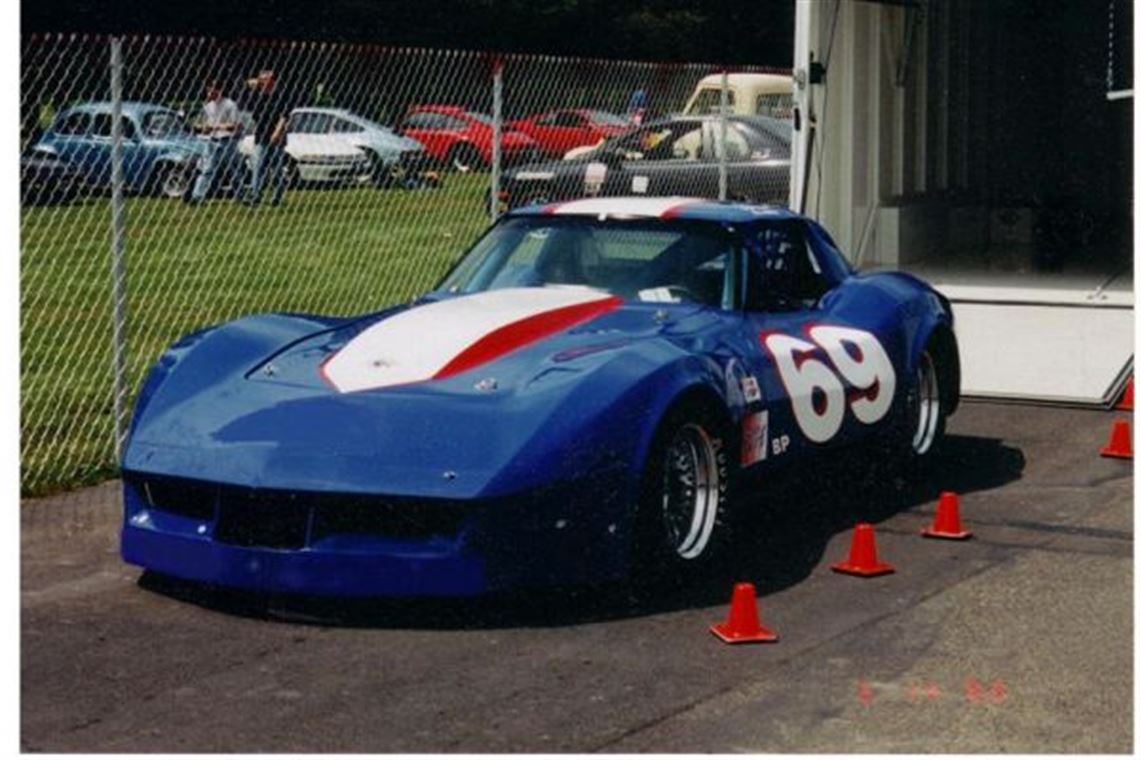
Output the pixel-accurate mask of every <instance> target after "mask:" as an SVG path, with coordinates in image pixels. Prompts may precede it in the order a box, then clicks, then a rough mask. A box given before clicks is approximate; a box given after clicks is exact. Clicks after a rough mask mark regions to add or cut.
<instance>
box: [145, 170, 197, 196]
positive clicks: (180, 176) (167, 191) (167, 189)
mask: <svg viewBox="0 0 1140 760" xmlns="http://www.w3.org/2000/svg"><path fill="white" fill-rule="evenodd" d="M192 177H193V175H192V174H191V172H190V169H189V167H188V166H187V165H185V164H165V165H162V166H159V167H157V168H156V169H155V172H154V179H152V180H151V192H152V193H153V194H154V195H160V196H163V197H166V198H182V197H184V196H185V195H186V194H187V193H188V192H189V191H190V186H191V181H192Z"/></svg>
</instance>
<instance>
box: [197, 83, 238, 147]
mask: <svg viewBox="0 0 1140 760" xmlns="http://www.w3.org/2000/svg"><path fill="white" fill-rule="evenodd" d="M197 127H198V131H199V132H202V133H203V134H206V135H209V136H210V137H231V136H232V135H233V134H234V132H236V131H237V128H238V107H237V103H235V102H233V100H231V99H230V98H227V97H226V96H225V95H224V94H223V93H222V88H221V87H219V86H218V85H217V84H215V83H211V84H210V85H209V86H207V88H206V102H205V103H203V104H202V114H201V116H200V117H199V118H198V122H197Z"/></svg>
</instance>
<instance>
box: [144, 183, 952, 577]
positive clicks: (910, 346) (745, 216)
mask: <svg viewBox="0 0 1140 760" xmlns="http://www.w3.org/2000/svg"><path fill="white" fill-rule="evenodd" d="M958 395H959V364H958V349H957V343H956V340H955V337H954V332H953V317H952V314H951V309H950V305H949V303H948V302H947V300H946V299H945V298H943V297H942V296H941V295H939V294H938V293H937V292H936V291H934V290H933V289H932V288H931V287H929V286H928V285H926V284H925V283H923V282H921V281H920V280H918V279H916V278H914V277H912V276H910V275H907V274H903V273H898V272H879V273H869V274H860V273H858V272H856V271H853V269H852V268H851V266H850V265H849V264H848V263H847V261H846V260H845V259H844V257H843V256H842V255H841V254H840V252H839V251H838V250H837V248H836V246H835V244H834V243H833V242H832V240H831V238H830V237H829V236H828V234H827V233H826V232H825V231H824V230H823V229H822V228H821V227H820V226H819V225H818V224H816V223H815V222H813V221H811V220H809V219H806V218H803V217H800V216H798V215H796V214H793V213H791V212H789V211H787V210H786V209H782V208H778V207H766V206H751V205H743V204H731V203H716V202H711V201H702V200H694V199H683V198H647V197H639V198H597V199H588V200H579V201H572V202H568V203H563V204H549V205H546V206H531V207H527V208H524V209H520V210H516V211H514V212H511V213H510V214H507V215H506V216H505V217H503V218H502V219H501V220H500V221H499V222H498V223H497V224H495V225H494V226H493V227H492V228H491V229H490V230H489V231H488V232H487V233H486V234H485V235H484V236H483V237H482V238H481V239H480V240H479V241H478V242H477V243H476V244H475V245H474V247H473V248H472V249H471V250H469V251H468V252H467V254H466V255H465V256H464V257H463V258H462V259H461V260H460V261H459V263H458V264H457V265H456V266H455V268H454V269H453V270H452V271H451V272H450V273H449V274H448V275H447V276H446V277H445V278H444V279H443V281H442V282H441V283H440V284H439V286H438V287H436V288H435V289H434V290H433V291H432V292H430V293H428V294H427V295H425V296H423V297H421V298H419V299H417V300H415V301H413V302H412V303H407V304H400V305H398V306H393V307H390V308H386V309H383V310H381V311H378V312H374V313H370V314H365V315H362V316H358V317H352V318H339V317H322V316H306V315H297V314H269V315H261V316H252V317H247V318H244V319H239V320H237V321H235V322H231V323H229V324H224V325H220V326H216V327H211V328H207V329H204V330H201V331H199V332H197V333H194V334H191V335H188V336H186V337H185V338H183V339H181V340H180V341H179V342H177V343H176V344H174V345H173V346H171V348H170V349H169V350H168V351H167V352H166V353H165V354H164V355H163V356H162V358H161V359H160V360H159V361H158V363H157V365H156V366H155V367H154V369H153V370H152V371H151V373H150V375H149V377H148V378H147V380H146V381H145V383H144V385H143V388H142V390H141V392H140V393H139V396H138V401H137V403H136V407H135V413H134V419H133V423H132V426H131V430H130V436H129V440H128V442H127V445H126V449H125V454H124V459H123V463H122V469H123V482H124V502H125V519H124V523H123V528H122V554H123V557H124V559H125V560H126V561H127V562H130V563H134V564H136V565H140V566H142V567H144V568H148V569H150V570H154V571H158V572H160V573H163V574H169V575H173V576H177V577H181V578H185V579H193V580H199V581H208V582H211V583H216V584H221V585H224V586H232V587H241V588H246V589H257V590H263V591H273V592H300V593H308V594H330V595H464V594H479V593H483V592H488V591H496V590H503V589H513V588H520V587H527V586H543V585H553V584H566V583H582V582H588V581H600V580H604V579H613V578H617V577H621V576H623V575H625V574H627V573H628V572H629V570H630V568H632V567H637V566H643V567H652V568H653V569H654V570H656V571H658V574H660V573H666V574H674V575H675V576H680V577H685V576H687V575H689V574H691V573H694V572H695V571H699V570H701V569H702V568H703V567H707V566H708V564H709V563H711V562H714V561H715V560H716V558H717V557H718V556H724V553H725V551H726V546H727V544H728V540H729V536H730V535H731V533H730V530H729V527H730V525H731V524H732V522H733V519H734V518H736V517H739V516H740V510H742V509H745V508H746V507H747V508H751V507H752V506H753V504H752V502H745V501H742V500H741V498H740V496H741V494H742V493H744V492H745V490H750V491H752V492H757V491H758V490H759V491H760V492H762V487H758V486H757V485H756V482H757V481H761V482H762V481H763V479H764V478H765V477H766V476H767V475H769V474H770V473H772V472H773V471H775V470H776V469H777V468H787V467H794V468H800V469H801V470H803V471H804V472H809V471H810V468H812V467H813V462H818V458H819V457H831V456H840V455H841V453H842V452H843V451H844V450H850V449H851V448H852V447H866V446H870V445H875V446H879V445H884V444H885V446H886V448H885V449H884V450H885V451H887V452H889V455H890V456H893V457H897V458H899V459H902V460H908V459H909V460H919V461H921V460H927V459H929V458H930V457H932V456H933V455H934V452H935V451H937V449H938V443H939V441H940V439H941V437H942V435H943V431H944V427H945V421H946V418H947V416H948V415H950V414H951V413H953V411H954V410H955V408H956V406H957V404H958ZM761 506H763V503H762V502H761Z"/></svg>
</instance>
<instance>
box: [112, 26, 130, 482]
mask: <svg viewBox="0 0 1140 760" xmlns="http://www.w3.org/2000/svg"><path fill="white" fill-rule="evenodd" d="M125 226H126V208H125V206H124V203H123V47H122V39H121V38H119V37H112V38H111V341H112V362H113V364H112V369H113V373H114V380H113V383H114V388H113V393H114V400H113V414H114V415H115V421H114V422H115V461H116V463H118V462H121V461H122V453H123V440H124V438H125V436H126V429H125V425H124V424H123V422H124V419H125V416H126V401H127V373H126V363H127V346H126V313H125V306H126V303H125V301H126V293H125V286H126V267H125V264H124V261H123V257H124V253H125V244H126V236H125V234H124V233H125Z"/></svg>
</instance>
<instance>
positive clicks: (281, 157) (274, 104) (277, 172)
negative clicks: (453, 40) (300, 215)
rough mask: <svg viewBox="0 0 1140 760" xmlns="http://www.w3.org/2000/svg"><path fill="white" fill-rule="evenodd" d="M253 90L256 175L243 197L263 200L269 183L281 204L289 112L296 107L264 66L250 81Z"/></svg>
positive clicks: (251, 202)
mask: <svg viewBox="0 0 1140 760" xmlns="http://www.w3.org/2000/svg"><path fill="white" fill-rule="evenodd" d="M248 84H249V86H250V89H251V92H250V93H249V94H248V97H247V100H246V107H247V109H248V110H249V112H250V114H251V115H252V116H253V121H254V130H253V140H254V145H253V156H252V161H251V163H252V167H253V178H252V181H251V182H250V186H249V188H248V190H247V194H246V195H245V196H244V197H243V198H242V202H243V203H245V204H246V205H248V206H256V205H257V204H258V203H260V202H261V194H262V192H264V190H265V186H266V184H272V185H273V191H272V192H273V195H272V197H271V200H270V203H271V204H272V205H274V206H278V205H280V204H281V203H282V201H283V200H284V197H285V183H286V181H287V173H286V161H287V156H286V155H285V141H286V132H287V130H288V128H289V112H290V111H291V110H292V107H291V106H290V104H289V102H288V99H287V98H286V97H285V94H284V91H283V90H281V89H280V88H279V87H278V85H277V77H276V75H275V74H274V72H273V71H272V70H270V69H262V70H261V71H260V72H259V73H258V75H257V77H256V78H254V79H251V80H249V82H248Z"/></svg>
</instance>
